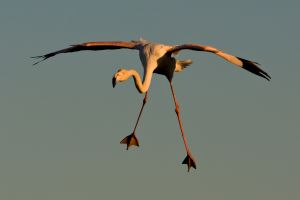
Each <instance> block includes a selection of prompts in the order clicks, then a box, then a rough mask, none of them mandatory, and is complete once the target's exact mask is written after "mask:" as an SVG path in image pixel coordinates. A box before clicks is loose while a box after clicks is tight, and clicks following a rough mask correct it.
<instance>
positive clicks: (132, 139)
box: [120, 91, 148, 150]
mask: <svg viewBox="0 0 300 200" xmlns="http://www.w3.org/2000/svg"><path fill="white" fill-rule="evenodd" d="M147 98H148V91H147V92H146V94H145V97H144V100H143V105H142V108H141V110H140V113H139V116H138V118H137V121H136V123H135V126H134V129H133V132H132V133H131V134H130V135H128V136H126V137H125V138H124V139H123V140H121V142H120V143H121V144H126V145H127V150H128V149H129V147H130V146H132V145H135V146H140V145H139V140H138V139H137V137H136V135H135V130H136V128H137V125H138V123H139V121H140V118H141V115H142V112H143V109H144V106H145V104H146V103H147Z"/></svg>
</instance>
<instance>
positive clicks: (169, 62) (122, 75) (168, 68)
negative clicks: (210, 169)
mask: <svg viewBox="0 0 300 200" xmlns="http://www.w3.org/2000/svg"><path fill="white" fill-rule="evenodd" d="M121 48H126V49H136V50H138V51H139V56H140V60H141V63H142V65H143V68H144V75H143V81H142V79H141V77H140V75H139V74H138V72H137V71H135V70H134V69H131V70H126V69H119V70H118V71H117V73H115V75H114V76H113V80H112V82H113V86H115V84H116V83H117V82H123V81H126V80H128V78H129V77H131V76H132V77H133V78H134V82H135V86H136V88H137V90H138V91H139V92H140V93H146V94H145V98H144V101H143V106H142V109H141V111H140V114H139V117H138V120H137V122H136V125H135V128H134V131H133V133H132V134H130V135H129V136H127V137H125V138H124V139H123V140H122V141H121V143H124V144H127V149H128V148H129V147H130V146H131V145H136V146H139V143H138V139H137V137H136V136H135V130H136V127H137V125H138V122H139V119H140V116H141V113H142V111H143V108H144V105H145V104H146V102H147V96H148V95H147V94H148V90H149V87H150V84H151V79H152V75H153V73H157V74H162V75H164V76H166V78H167V79H168V81H169V83H170V86H171V90H172V95H173V99H174V103H175V107H176V109H175V111H176V114H177V117H178V122H179V126H180V129H181V133H182V137H183V140H184V144H185V148H186V151H187V157H186V158H185V159H184V161H183V164H187V165H188V170H189V169H190V168H191V167H194V168H196V164H195V161H194V159H193V157H192V155H191V152H190V150H189V147H188V144H187V141H186V137H185V135H184V130H183V126H182V124H181V118H180V111H179V104H178V102H177V100H176V96H175V92H174V89H173V86H172V78H173V75H174V72H180V71H182V70H183V69H184V68H185V67H187V66H188V65H190V64H191V63H192V61H191V60H183V61H180V60H177V59H176V58H174V57H173V56H172V55H176V54H177V53H178V52H179V51H181V50H183V49H189V50H194V51H205V52H210V53H214V54H216V55H218V56H219V57H221V58H223V59H225V60H227V61H229V62H230V63H232V64H235V65H237V66H238V67H241V68H243V69H246V70H248V71H250V72H252V73H254V74H256V75H258V76H261V77H263V78H265V79H267V80H270V79H271V77H270V76H269V75H268V74H267V73H266V72H264V71H263V70H262V69H260V68H259V67H258V66H257V64H258V63H255V62H252V61H249V60H245V59H242V58H239V57H236V56H233V55H230V54H227V53H225V52H223V51H221V50H218V49H216V48H214V47H211V46H202V45H198V44H184V45H178V46H174V45H163V44H157V43H152V42H149V41H147V40H144V39H140V40H139V41H130V42H122V41H120V42H87V43H82V44H78V45H73V46H71V47H69V48H66V49H62V50H59V51H55V52H52V53H48V54H45V55H42V56H37V57H34V58H42V60H40V61H38V62H36V63H34V65H36V64H38V63H39V62H41V61H43V60H46V59H48V58H50V57H52V56H55V55H57V54H60V53H69V52H76V51H82V50H113V49H121Z"/></svg>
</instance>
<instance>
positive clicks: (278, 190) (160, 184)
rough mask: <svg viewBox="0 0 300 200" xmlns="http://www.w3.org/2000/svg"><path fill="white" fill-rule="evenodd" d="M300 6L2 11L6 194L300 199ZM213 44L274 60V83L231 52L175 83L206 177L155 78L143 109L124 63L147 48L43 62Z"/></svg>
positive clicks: (61, 4)
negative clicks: (90, 45) (190, 165)
mask: <svg viewBox="0 0 300 200" xmlns="http://www.w3.org/2000/svg"><path fill="white" fill-rule="evenodd" d="M299 7H300V3H299V1H292V0H288V1H276V0H274V1H266V0H263V1H261V0H260V1H258V0H252V1H235V0H229V1H220V2H217V1H196V0H194V1H191V0H185V1H178V0H173V1H161V0H151V1H141V0H139V1H137V0H135V1H133V0H132V1H115V0H109V1H75V0H74V1H64V0H59V1H58V0H52V1H40V0H39V1H37V0H28V1H14V0H9V1H8V0H4V1H2V3H1V6H0V24H1V43H0V44H1V47H0V53H1V59H0V92H1V100H0V162H1V167H0V199H8V200H17V199H22V200H40V199H44V200H46V199H49V200H50V199H56V200H60V199H61V200H81V199H86V200H88V199H149V200H150V199H184V198H193V199H207V200H213V199H226V200H227V199H228V200H240V199H245V200H253V199H272V200H282V199H291V200H292V199H299V198H300V192H299V185H300V183H299V180H300V174H299V169H300V158H299V152H300V145H299V141H300V136H299V133H300V131H299V130H300V128H299V123H300V116H299V113H300V107H299V102H300V93H299V85H300V83H299V82H300V81H299V74H300V70H299V69H300V68H299V61H298V58H299V55H298V54H299V46H300V44H299V43H300V42H299V35H300V26H299V19H300V14H299ZM141 36H142V37H144V38H146V39H148V40H152V41H156V42H161V43H166V44H182V43H187V42H193V43H200V44H204V45H212V46H215V47H217V48H220V49H222V50H224V51H226V52H228V53H231V54H233V55H237V56H240V57H243V58H246V59H250V60H254V61H257V62H259V63H261V65H262V68H263V69H264V70H266V71H267V72H268V73H269V74H270V75H271V76H272V80H271V81H270V82H268V81H266V80H264V79H262V78H260V77H256V76H254V75H252V74H250V73H248V72H247V71H245V70H242V69H239V68H237V67H235V66H233V65H231V64H229V63H227V62H226V61H223V60H222V59H219V58H218V57H216V56H214V55H210V54H206V53H199V52H183V53H181V54H180V56H179V58H191V59H193V61H194V64H193V65H192V66H191V67H189V68H188V69H187V70H185V71H184V72H183V73H180V74H177V75H176V77H175V78H174V86H175V89H176V94H177V97H178V100H179V102H180V105H181V109H182V118H183V123H184V127H185V130H186V134H187V137H188V141H189V143H190V146H191V149H192V152H193V154H194V156H195V157H196V159H197V164H198V169H197V170H191V172H190V173H187V172H186V166H183V165H181V164H180V163H181V161H182V160H183V159H184V157H185V151H184V146H183V143H182V140H181V136H180V131H179V127H178V124H177V121H176V120H177V119H176V115H175V113H174V105H173V102H172V98H171V92H170V89H169V86H168V83H167V81H166V79H165V78H164V77H162V76H155V77H154V78H153V82H152V85H151V88H150V93H149V103H148V104H147V105H146V108H145V112H144V113H143V116H142V121H141V124H140V126H139V127H138V130H137V134H138V138H139V140H140V144H141V146H140V148H133V149H130V150H129V151H126V150H125V146H123V145H120V144H119V141H120V140H121V139H122V138H123V137H124V136H126V135H128V134H130V133H131V132H132V128H133V126H134V122H135V120H136V117H137V113H138V111H139V108H140V106H141V103H142V99H143V96H142V95H140V94H139V93H138V92H137V91H136V89H135V87H134V84H133V82H132V81H128V82H126V83H124V84H122V85H118V86H117V87H116V88H115V89H113V88H112V86H111V78H112V75H113V73H115V72H116V70H117V69H118V68H120V67H125V68H132V67H134V68H135V69H137V70H138V71H139V72H141V71H142V70H141V69H142V68H141V64H140V62H139V59H138V54H137V52H135V51H129V50H117V51H103V52H79V53H73V54H68V55H59V56H57V57H55V58H53V59H49V60H48V61H46V62H44V63H41V64H40V65H38V66H37V67H33V66H32V63H33V62H34V61H33V60H32V59H30V56H35V55H40V54H44V53H47V52H49V51H53V50H57V49H61V48H64V47H66V46H68V45H70V44H74V43H75V44H76V43H81V42H86V41H94V40H96V41H111V40H125V41H127V40H132V39H138V38H139V37H141Z"/></svg>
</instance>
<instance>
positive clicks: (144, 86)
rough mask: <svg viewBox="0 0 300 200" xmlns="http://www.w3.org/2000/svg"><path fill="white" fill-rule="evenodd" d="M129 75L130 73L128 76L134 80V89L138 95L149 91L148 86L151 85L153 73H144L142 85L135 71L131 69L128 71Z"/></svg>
mask: <svg viewBox="0 0 300 200" xmlns="http://www.w3.org/2000/svg"><path fill="white" fill-rule="evenodd" d="M129 73H130V76H132V77H133V79H134V83H135V87H136V89H137V90H138V91H139V92H140V93H145V92H147V90H148V89H149V87H150V84H151V78H152V74H153V72H150V71H148V72H147V71H146V72H145V74H144V80H143V83H142V80H141V77H140V75H139V73H138V72H137V71H135V70H134V69H131V70H129Z"/></svg>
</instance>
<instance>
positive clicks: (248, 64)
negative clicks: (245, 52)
mask: <svg viewBox="0 0 300 200" xmlns="http://www.w3.org/2000/svg"><path fill="white" fill-rule="evenodd" d="M238 59H240V60H241V61H242V63H243V65H242V68H244V69H245V70H247V71H249V72H251V73H253V74H255V75H257V76H260V77H262V78H264V79H266V80H267V81H270V80H271V76H270V75H269V74H268V73H267V72H265V71H264V70H262V69H261V68H259V67H258V66H257V65H260V64H259V63H257V62H252V61H249V60H246V59H243V58H240V57H238Z"/></svg>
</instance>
